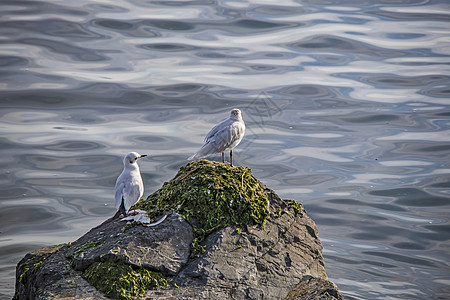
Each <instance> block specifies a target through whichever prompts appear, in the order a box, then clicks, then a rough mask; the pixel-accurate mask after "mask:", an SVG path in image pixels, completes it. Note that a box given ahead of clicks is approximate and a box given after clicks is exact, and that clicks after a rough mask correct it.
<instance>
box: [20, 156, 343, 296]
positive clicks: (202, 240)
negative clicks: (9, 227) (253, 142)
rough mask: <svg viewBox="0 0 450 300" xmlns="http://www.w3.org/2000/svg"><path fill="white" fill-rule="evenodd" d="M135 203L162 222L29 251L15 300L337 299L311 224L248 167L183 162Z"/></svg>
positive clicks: (105, 229)
mask: <svg viewBox="0 0 450 300" xmlns="http://www.w3.org/2000/svg"><path fill="white" fill-rule="evenodd" d="M138 206H139V208H141V209H145V210H146V211H147V212H148V214H149V215H150V217H151V218H152V220H156V219H158V218H159V216H161V215H162V214H168V217H167V218H166V219H165V220H164V221H163V222H162V223H160V224H158V225H157V226H154V227H146V226H142V225H141V224H139V223H136V222H132V223H128V224H127V223H125V222H122V221H120V220H119V219H114V218H111V219H109V220H107V221H105V222H104V223H103V224H101V225H100V226H98V227H96V228H93V229H92V230H91V231H89V232H88V233H86V234H85V235H84V236H82V237H81V238H79V239H78V240H77V241H75V242H73V243H71V244H68V245H63V246H55V247H52V248H43V249H41V250H38V251H36V252H32V253H29V254H27V255H26V256H25V257H24V258H23V259H22V260H21V261H20V262H19V264H18V265H17V274H16V293H15V296H14V299H61V298H64V299H106V297H108V298H111V299H135V298H137V299H146V298H154V299H161V298H164V299H284V298H285V299H342V296H341V295H340V294H339V291H338V289H337V287H336V286H335V285H334V284H333V283H331V282H330V281H328V280H327V275H326V272H325V267H324V261H323V257H322V254H321V252H322V245H321V242H320V240H319V238H318V231H317V227H316V225H315V223H314V221H313V220H312V219H310V218H309V217H308V216H307V215H306V212H305V210H304V209H303V207H302V205H300V204H298V203H297V202H295V201H284V200H282V199H280V198H279V197H278V196H277V195H276V194H275V192H274V191H272V190H270V189H268V188H267V187H266V186H265V185H264V184H262V183H260V182H259V181H258V180H257V179H256V178H254V177H253V175H251V171H250V169H248V168H242V167H236V168H232V167H230V166H229V165H226V164H222V163H216V162H208V161H204V160H202V161H197V162H192V163H189V164H187V165H186V166H184V167H182V168H181V169H180V172H179V173H178V174H177V175H176V176H175V178H174V179H172V180H171V181H169V182H167V183H165V184H164V185H163V187H162V188H161V189H160V190H158V191H157V192H155V193H154V194H152V195H151V196H149V198H148V199H147V200H146V201H141V202H140V204H139V205H138ZM170 211H172V212H171V213H169V212H170ZM173 211H176V212H173Z"/></svg>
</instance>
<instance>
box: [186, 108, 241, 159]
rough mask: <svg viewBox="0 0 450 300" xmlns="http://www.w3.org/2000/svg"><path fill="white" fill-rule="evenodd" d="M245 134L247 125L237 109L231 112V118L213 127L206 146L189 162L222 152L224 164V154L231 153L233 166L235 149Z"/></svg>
mask: <svg viewBox="0 0 450 300" xmlns="http://www.w3.org/2000/svg"><path fill="white" fill-rule="evenodd" d="M244 134H245V123H244V120H242V114H241V111H240V110H239V109H237V108H235V109H233V110H232V111H231V114H230V117H229V118H228V119H226V120H223V121H222V122H220V123H219V124H217V125H216V126H214V127H213V129H211V131H210V132H208V134H207V135H206V137H205V140H204V142H205V143H204V144H203V146H202V147H201V148H200V150H198V151H197V153H195V154H194V155H192V156H191V157H189V158H188V160H194V159H200V158H203V157H206V156H208V155H211V154H214V153H219V152H222V162H225V155H224V152H226V151H230V164H231V166H233V149H234V147H236V146H237V145H239V143H240V142H241V140H242V138H243V137H244Z"/></svg>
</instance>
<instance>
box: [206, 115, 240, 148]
mask: <svg viewBox="0 0 450 300" xmlns="http://www.w3.org/2000/svg"><path fill="white" fill-rule="evenodd" d="M232 122H233V121H232V120H231V119H226V120H223V121H222V122H220V123H219V124H217V125H216V126H214V127H213V128H212V129H211V130H210V131H209V132H208V134H206V136H205V139H204V142H205V143H206V142H208V140H209V139H210V138H212V137H214V136H215V135H216V134H217V133H218V132H219V131H221V130H223V129H224V128H227V127H228V126H230V125H231V123H232Z"/></svg>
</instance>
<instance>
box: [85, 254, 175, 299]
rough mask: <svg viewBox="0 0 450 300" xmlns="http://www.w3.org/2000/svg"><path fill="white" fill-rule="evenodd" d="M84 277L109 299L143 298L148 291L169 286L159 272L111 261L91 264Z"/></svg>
mask: <svg viewBox="0 0 450 300" xmlns="http://www.w3.org/2000/svg"><path fill="white" fill-rule="evenodd" d="M83 277H84V278H85V279H86V280H87V281H88V282H89V283H90V284H91V285H93V286H95V287H96V288H97V289H98V290H99V291H101V292H102V293H104V294H105V296H107V297H108V298H110V299H120V300H122V299H127V300H128V299H134V297H142V296H143V295H144V294H145V291H146V290H149V289H152V288H157V287H159V286H165V285H167V280H166V278H165V277H164V275H162V274H161V273H159V272H154V271H149V270H147V269H145V268H143V267H132V266H131V265H128V264H124V263H117V262H110V261H106V262H95V263H93V264H91V265H90V266H89V268H87V269H86V270H85V271H84V272H83Z"/></svg>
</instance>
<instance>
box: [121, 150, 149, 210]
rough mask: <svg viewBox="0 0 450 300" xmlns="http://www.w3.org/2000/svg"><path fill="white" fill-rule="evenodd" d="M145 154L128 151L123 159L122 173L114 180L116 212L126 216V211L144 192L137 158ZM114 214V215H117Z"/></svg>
mask: <svg viewBox="0 0 450 300" xmlns="http://www.w3.org/2000/svg"><path fill="white" fill-rule="evenodd" d="M146 156H147V155H141V154H139V153H137V152H130V153H128V154H127V155H125V157H124V159H123V171H122V174H120V176H119V177H118V178H117V180H116V194H115V198H116V209H117V210H118V211H117V214H119V215H123V216H127V212H128V210H129V209H130V207H132V206H133V205H134V204H136V202H138V201H139V199H141V197H142V195H143V194H144V183H143V182H142V177H141V171H140V170H139V166H138V164H137V160H138V159H139V158H142V157H146ZM117 214H116V215H117Z"/></svg>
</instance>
